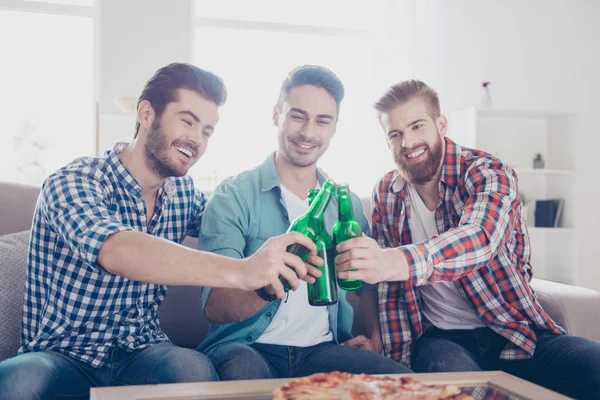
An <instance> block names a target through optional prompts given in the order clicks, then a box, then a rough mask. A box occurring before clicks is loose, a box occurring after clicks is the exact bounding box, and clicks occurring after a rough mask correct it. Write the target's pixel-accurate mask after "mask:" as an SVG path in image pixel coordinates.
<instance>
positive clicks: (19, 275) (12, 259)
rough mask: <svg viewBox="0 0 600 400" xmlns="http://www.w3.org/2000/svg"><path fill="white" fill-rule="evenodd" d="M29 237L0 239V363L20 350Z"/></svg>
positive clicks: (21, 234) (14, 235)
mask: <svg viewBox="0 0 600 400" xmlns="http://www.w3.org/2000/svg"><path fill="white" fill-rule="evenodd" d="M29 234H30V231H23V232H18V233H11V234H9V235H4V236H0V321H2V322H1V323H0V338H1V340H0V361H2V360H5V359H7V358H10V357H12V356H14V355H16V354H17V350H18V349H19V347H20V334H21V311H22V308H23V288H24V285H25V274H26V271H27V250H28V246H29Z"/></svg>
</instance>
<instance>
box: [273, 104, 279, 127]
mask: <svg viewBox="0 0 600 400" xmlns="http://www.w3.org/2000/svg"><path fill="white" fill-rule="evenodd" d="M273 125H275V126H279V108H278V107H277V105H274V106H273Z"/></svg>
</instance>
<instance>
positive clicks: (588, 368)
mask: <svg viewBox="0 0 600 400" xmlns="http://www.w3.org/2000/svg"><path fill="white" fill-rule="evenodd" d="M536 335H537V337H538V340H537V346H536V349H535V352H534V354H533V357H532V358H530V359H527V360H514V361H509V360H500V352H501V351H502V349H503V348H504V346H505V345H506V343H507V339H505V338H504V337H502V336H500V335H498V334H497V333H495V332H494V331H492V330H491V329H489V328H479V329H475V330H447V331H445V330H441V329H437V328H434V327H433V328H430V329H428V330H427V331H426V332H425V334H424V335H423V336H422V337H421V338H419V340H418V341H417V343H416V345H415V348H414V351H413V354H412V366H413V368H414V370H415V372H452V371H488V370H502V371H504V372H507V373H510V374H512V375H515V376H518V377H519V378H522V379H525V380H528V381H530V382H533V383H536V384H538V385H540V386H544V387H546V388H548V389H551V390H554V391H557V392H560V393H563V394H565V395H567V396H570V397H574V398H577V399H600V342H598V341H595V340H591V339H585V338H582V337H577V336H566V335H555V334H553V333H551V332H548V331H536Z"/></svg>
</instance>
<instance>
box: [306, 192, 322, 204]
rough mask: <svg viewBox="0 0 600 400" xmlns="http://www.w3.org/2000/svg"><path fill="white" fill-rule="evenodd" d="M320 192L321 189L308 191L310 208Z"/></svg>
mask: <svg viewBox="0 0 600 400" xmlns="http://www.w3.org/2000/svg"><path fill="white" fill-rule="evenodd" d="M319 190H321V189H308V206H309V207H310V205H311V204H312V202H313V200H314V199H315V197H317V195H318V194H319Z"/></svg>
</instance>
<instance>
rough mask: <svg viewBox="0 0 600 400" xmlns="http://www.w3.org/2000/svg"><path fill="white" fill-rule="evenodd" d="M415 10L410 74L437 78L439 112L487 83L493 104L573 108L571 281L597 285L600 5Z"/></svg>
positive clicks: (464, 102) (508, 3)
mask: <svg viewBox="0 0 600 400" xmlns="http://www.w3.org/2000/svg"><path fill="white" fill-rule="evenodd" d="M428 3H429V4H430V5H431V3H434V4H435V6H436V7H433V8H431V7H430V8H429V9H428V7H427V4H428ZM421 8H422V10H427V14H426V15H423V14H421V16H420V18H417V20H419V19H420V20H421V21H422V25H420V26H418V27H417V29H416V30H417V32H419V33H420V35H421V38H420V39H419V40H418V41H417V43H418V44H419V45H423V46H426V47H423V48H419V49H417V52H416V53H417V54H420V57H418V60H417V61H418V62H419V63H420V64H421V65H424V66H425V67H423V68H416V71H423V73H424V74H426V75H427V77H426V78H425V79H429V80H430V81H433V82H437V83H438V86H436V87H437V88H438V91H439V92H440V98H441V101H442V110H443V112H445V113H450V112H451V111H454V110H458V109H461V108H464V107H467V106H470V105H478V104H479V102H480V98H481V96H482V89H481V82H483V81H491V85H490V88H491V93H492V98H493V103H494V107H498V108H507V109H513V108H515V109H521V108H522V109H528V110H555V111H568V112H574V113H577V115H578V117H579V126H578V130H577V131H578V134H577V137H574V138H573V140H576V142H577V149H578V150H577V152H576V153H577V159H576V160H575V163H574V164H575V165H576V172H577V177H576V179H577V193H576V194H577V199H578V200H577V210H578V214H577V216H576V220H577V226H578V230H577V231H578V238H577V243H578V245H577V256H578V263H577V264H578V267H577V274H576V276H577V279H576V282H577V284H579V285H582V286H586V287H590V288H594V289H597V290H600V265H598V257H597V256H596V251H595V250H596V248H597V247H598V239H597V238H599V237H600V235H598V231H597V227H598V226H599V222H600V207H598V205H597V203H598V200H597V199H598V194H599V192H600V190H599V189H598V184H597V183H596V182H597V181H598V176H597V170H598V167H597V165H596V162H595V160H596V159H597V149H598V148H599V145H600V134H599V132H598V128H597V123H596V118H595V115H596V112H597V110H598V109H599V108H600V95H599V94H600V80H599V79H598V71H600V45H599V44H598V43H600V24H598V22H597V21H598V18H599V17H600V2H598V1H594V0H528V1H519V0H504V1H492V0H486V1H482V0H451V1H442V0H439V1H431V0H427V1H425V2H424V4H423V5H421ZM428 25H431V26H430V27H428ZM432 65H435V66H436V68H434V69H432V67H431V66H432ZM416 75H417V76H419V74H418V73H417V74H416ZM566 267H567V268H575V266H566ZM534 269H535V266H534ZM534 273H535V271H534Z"/></svg>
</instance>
